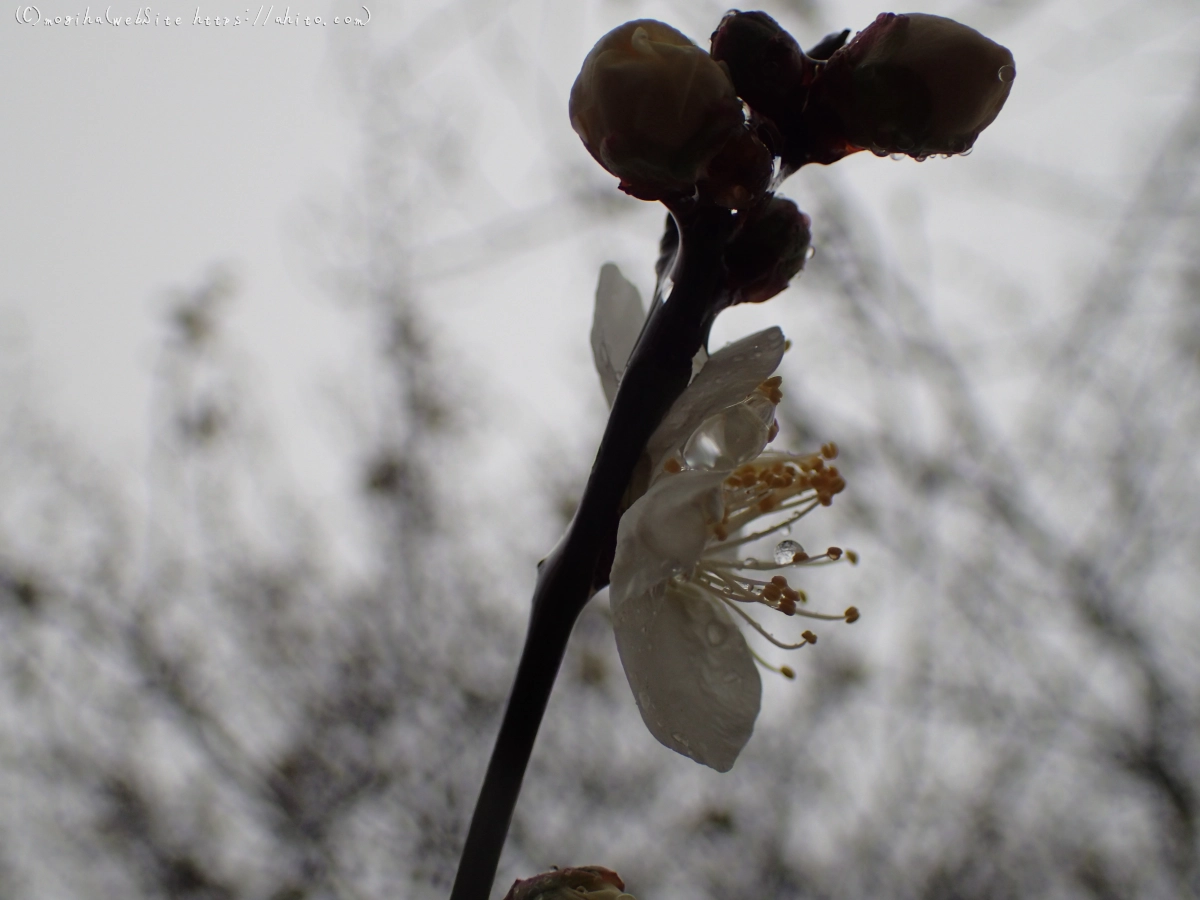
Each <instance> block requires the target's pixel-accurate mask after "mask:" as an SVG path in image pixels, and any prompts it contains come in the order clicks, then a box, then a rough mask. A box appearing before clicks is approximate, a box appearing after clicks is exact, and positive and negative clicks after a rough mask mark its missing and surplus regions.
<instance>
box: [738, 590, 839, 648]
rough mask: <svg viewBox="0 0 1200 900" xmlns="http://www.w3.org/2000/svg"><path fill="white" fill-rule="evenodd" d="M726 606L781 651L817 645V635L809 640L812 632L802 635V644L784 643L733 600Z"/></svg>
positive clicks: (837, 617)
mask: <svg viewBox="0 0 1200 900" xmlns="http://www.w3.org/2000/svg"><path fill="white" fill-rule="evenodd" d="M725 605H726V606H728V607H729V608H730V609H732V610H733V611H734V612H735V613H737V614H738V615H739V616H741V617H742V618H743V619H745V620H746V621H747V622H749V623H750V627H751V628H753V629H754V630H755V631H757V632H758V633H759V634H761V635H762V636H763V637H765V638H766V639H767V640H768V641H770V642H771V643H772V644H774V645H775V646H776V647H778V648H779V649H780V650H799V649H800V648H801V647H803V646H804V645H805V644H815V643H816V640H817V639H816V635H813V639H812V640H811V641H810V640H809V639H808V635H812V632H811V631H806V632H804V634H802V635H800V636H801V637H802V638H804V640H802V641H801V642H800V643H798V644H785V643H784V642H783V641H781V640H779V638H777V637H775V635H773V634H771V632H769V631H767V629H765V628H763V627H762V626H761V625H759V624H758V622H756V621H755V620H754V619H753V617H751V615H750V614H749V613H747V612H745V611H744V610H743V609H741V607H739V606H738V605H737V604H735V603H733V602H732V601H731V600H726V601H725ZM833 618H835V619H840V618H841V616H834V617H833Z"/></svg>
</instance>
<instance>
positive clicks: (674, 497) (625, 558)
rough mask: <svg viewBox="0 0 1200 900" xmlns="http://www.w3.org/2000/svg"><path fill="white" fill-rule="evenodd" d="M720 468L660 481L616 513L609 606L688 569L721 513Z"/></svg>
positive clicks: (682, 474)
mask: <svg viewBox="0 0 1200 900" xmlns="http://www.w3.org/2000/svg"><path fill="white" fill-rule="evenodd" d="M724 480H725V473H724V472H680V473H679V474H677V475H672V476H671V477H670V478H663V479H660V480H659V481H658V482H657V483H655V485H654V486H653V487H651V488H650V490H648V491H647V492H646V493H645V494H643V495H642V496H641V497H639V498H638V500H637V502H636V503H634V504H633V506H631V507H629V509H628V510H626V511H625V515H623V516H621V523H620V525H618V527H617V549H616V555H615V556H614V558H613V564H612V571H611V575H610V581H611V584H612V588H611V591H612V600H613V605H614V608H615V607H616V606H618V605H620V604H621V602H623V601H624V599H625V598H627V597H631V596H634V595H637V594H644V593H645V592H647V591H649V590H650V589H651V588H652V587H654V586H655V585H657V584H659V583H660V582H663V581H666V580H667V579H668V578H671V577H672V576H674V575H680V574H682V573H684V572H688V571H691V569H692V568H693V567H694V566H695V565H696V563H697V561H699V559H700V557H701V556H702V555H703V554H704V548H705V546H706V545H707V544H708V541H709V539H710V538H711V536H712V528H711V526H712V525H713V524H714V523H716V522H720V521H721V518H722V516H723V515H724V513H725V508H724V501H723V500H722V498H721V484H722V482H723V481H724Z"/></svg>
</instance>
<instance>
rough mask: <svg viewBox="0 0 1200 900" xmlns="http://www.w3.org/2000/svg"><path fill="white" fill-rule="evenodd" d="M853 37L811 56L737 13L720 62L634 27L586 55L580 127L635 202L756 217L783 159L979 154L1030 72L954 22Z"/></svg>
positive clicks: (718, 42) (663, 30)
mask: <svg viewBox="0 0 1200 900" xmlns="http://www.w3.org/2000/svg"><path fill="white" fill-rule="evenodd" d="M848 35H849V32H848V31H845V32H842V33H841V34H837V35H831V36H829V37H828V38H826V39H825V40H823V41H821V42H820V43H819V44H818V45H817V46H816V47H814V48H812V49H811V50H810V51H809V52H808V53H805V52H804V51H803V50H802V49H801V48H800V45H799V44H798V43H797V42H796V40H795V38H793V37H792V36H791V35H790V34H788V32H787V31H785V30H784V29H783V28H782V27H781V26H780V25H779V23H778V22H776V21H775V20H774V19H772V18H771V17H770V16H769V15H767V14H766V13H763V12H741V11H738V10H734V11H732V12H730V13H729V14H728V15H726V16H725V18H724V19H723V20H722V21H721V23H720V25H719V26H718V27H717V30H716V31H715V32H714V33H713V35H712V42H711V48H712V53H711V55H710V54H709V53H706V52H705V51H704V50H702V49H701V48H700V47H698V46H696V45H695V44H693V43H692V42H691V41H690V40H688V38H687V37H685V36H684V35H683V34H681V33H680V32H678V31H676V30H675V29H674V28H671V27H670V26H669V25H665V24H663V23H662V22H656V21H654V20H651V19H639V20H637V21H634V22H627V23H626V24H624V25H622V26H620V27H618V28H615V29H613V30H612V31H610V32H609V33H608V34H606V35H605V36H604V37H603V38H601V39H600V41H599V42H597V44H596V46H595V47H593V48H592V51H591V53H589V54H588V56H587V59H586V60H584V64H583V69H582V70H581V71H580V73H579V77H578V78H577V79H576V81H575V84H574V86H573V87H572V89H571V105H570V113H571V124H572V126H573V127H574V128H575V131H576V132H577V133H578V134H579V136H580V138H582V139H583V143H584V145H585V146H586V147H587V149H588V150H589V151H590V152H591V154H592V156H594V157H595V158H596V160H597V161H598V162H599V163H600V164H601V165H602V166H604V168H606V169H607V170H608V171H609V172H611V173H612V174H614V175H616V176H617V177H618V178H620V179H621V185H620V186H621V189H622V190H624V191H626V192H627V193H629V194H632V195H633V196H635V197H639V198H641V199H645V200H669V199H671V198H676V197H690V196H697V195H698V196H700V197H702V198H706V199H708V200H711V201H712V202H714V203H716V204H717V205H720V206H725V207H728V208H731V209H742V208H745V207H747V206H748V205H751V204H753V203H754V202H755V201H757V200H758V199H760V198H761V197H763V196H764V195H765V194H766V193H767V191H768V190H769V188H770V182H771V179H772V176H773V174H774V166H773V157H780V158H781V160H782V164H783V172H784V174H787V173H790V172H792V171H795V169H797V168H799V167H800V166H801V165H804V164H805V163H811V162H815V163H830V162H834V161H836V160H838V159H841V158H842V157H843V156H846V155H847V154H849V153H853V152H856V151H858V150H871V151H872V152H874V153H877V154H879V155H888V154H905V155H908V156H912V157H915V158H917V159H923V158H925V157H926V156H930V155H934V154H944V155H950V154H959V153H965V152H966V151H967V150H969V149H971V147H972V145H973V144H974V143H975V139H976V138H977V137H978V136H979V133H980V132H981V131H983V129H984V128H986V127H987V126H988V125H990V124H991V122H992V121H993V120H994V119H995V118H996V116H997V114H998V113H999V112H1000V109H1001V107H1003V106H1004V102H1005V100H1006V99H1007V98H1008V93H1009V91H1010V90H1011V88H1012V82H1013V79H1014V78H1015V76H1016V67H1015V66H1014V64H1013V57H1012V54H1011V53H1010V52H1009V51H1008V50H1007V49H1005V48H1004V47H1002V46H1000V45H999V44H997V43H995V42H993V41H991V40H989V39H988V38H986V37H984V36H983V35H982V34H980V33H979V32H977V31H975V30H974V29H972V28H969V27H967V26H966V25H962V24H960V23H958V22H955V21H953V20H952V19H946V18H943V17H941V16H931V15H924V14H920V13H911V14H907V15H897V14H895V13H881V14H880V15H879V17H878V18H876V20H875V21H874V22H873V23H871V25H869V26H868V27H867V28H865V29H864V30H863V31H861V32H859V34H858V35H857V36H855V38H854V40H852V41H850V43H849V44H845V40H846V37H847V36H848ZM843 44H845V45H844V46H843ZM743 103H744V105H743ZM747 110H748V114H747Z"/></svg>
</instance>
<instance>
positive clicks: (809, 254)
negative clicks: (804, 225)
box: [804, 244, 817, 259]
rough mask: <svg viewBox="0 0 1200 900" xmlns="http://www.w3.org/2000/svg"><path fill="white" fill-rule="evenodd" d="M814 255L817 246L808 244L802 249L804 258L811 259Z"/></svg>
mask: <svg viewBox="0 0 1200 900" xmlns="http://www.w3.org/2000/svg"><path fill="white" fill-rule="evenodd" d="M816 255H817V248H816V247H814V246H813V245H812V244H809V245H808V249H807V250H805V251H804V258H805V259H812V258H813V257H814V256H816Z"/></svg>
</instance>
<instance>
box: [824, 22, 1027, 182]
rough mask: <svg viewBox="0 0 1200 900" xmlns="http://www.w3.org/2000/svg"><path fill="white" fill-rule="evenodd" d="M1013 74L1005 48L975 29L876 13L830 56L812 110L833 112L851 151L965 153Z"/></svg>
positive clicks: (993, 113) (996, 109)
mask: <svg viewBox="0 0 1200 900" xmlns="http://www.w3.org/2000/svg"><path fill="white" fill-rule="evenodd" d="M1016 74H1017V70H1016V67H1015V66H1014V64H1013V57H1012V54H1011V53H1010V52H1009V51H1008V49H1007V48H1005V47H1002V46H1000V45H999V44H997V43H995V42H994V41H991V40H989V39H988V38H986V37H984V36H983V35H982V34H980V33H979V32H978V31H975V30H974V29H973V28H968V27H967V26H966V25H962V24H960V23H958V22H955V21H954V20H953V19H945V18H942V17H941V16H929V15H924V14H921V13H911V14H908V15H896V14H895V13H881V14H880V15H879V17H878V18H877V19H876V20H875V21H874V22H872V23H871V25H870V26H868V27H867V28H865V29H864V30H863V31H861V32H859V34H858V35H857V36H856V37H855V38H854V40H853V41H851V42H850V43H849V44H848V45H847V46H845V47H843V48H842V49H841V50H839V51H838V52H837V53H835V54H833V56H832V57H831V58H830V60H829V63H828V65H827V67H826V68H825V70H824V71H823V72H821V73H820V75H819V76H818V78H817V80H816V82H815V84H814V85H813V89H812V90H813V96H812V99H811V103H810V108H812V107H815V108H816V110H820V109H823V110H825V111H827V112H828V113H830V114H832V118H833V119H836V121H837V122H838V123H840V126H841V133H840V134H837V135H835V137H837V138H841V139H844V141H845V144H846V146H847V149H848V150H850V149H857V148H863V149H867V150H871V151H872V152H874V153H876V154H878V155H880V156H883V155H886V154H891V153H904V154H906V155H908V156H912V157H916V158H918V159H923V158H924V157H926V156H930V155H933V154H954V153H964V152H966V151H967V150H969V149H970V148H971V147H972V145H973V144H974V143H975V139H976V138H977V137H978V136H979V133H980V132H981V131H983V129H984V128H986V127H987V126H988V125H990V124H991V123H992V121H993V120H994V119H995V118H996V116H997V115H998V114H999V113H1000V109H1001V108H1002V107H1003V106H1004V101H1005V100H1007V99H1008V92H1009V91H1010V90H1011V88H1012V82H1013V79H1014V78H1015V77H1016ZM816 110H814V111H816ZM818 161H825V160H818Z"/></svg>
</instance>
